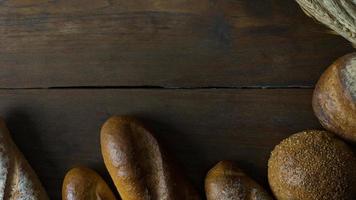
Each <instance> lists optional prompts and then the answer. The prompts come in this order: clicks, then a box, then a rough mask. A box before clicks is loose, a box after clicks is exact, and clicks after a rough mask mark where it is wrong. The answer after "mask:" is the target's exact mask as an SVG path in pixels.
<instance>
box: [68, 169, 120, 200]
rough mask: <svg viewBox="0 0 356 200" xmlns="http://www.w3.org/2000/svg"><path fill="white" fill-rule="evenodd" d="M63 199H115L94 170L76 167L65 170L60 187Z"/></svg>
mask: <svg viewBox="0 0 356 200" xmlns="http://www.w3.org/2000/svg"><path fill="white" fill-rule="evenodd" d="M62 199H63V200H115V199H116V198H115V195H114V194H113V192H112V191H111V190H110V188H109V186H108V185H107V184H106V182H105V181H104V180H103V179H102V178H101V177H100V175H99V174H97V173H96V172H95V171H93V170H91V169H89V168H85V167H76V168H73V169H71V170H70V171H68V172H67V174H66V176H65V177H64V181H63V187H62Z"/></svg>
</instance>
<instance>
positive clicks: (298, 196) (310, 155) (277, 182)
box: [268, 130, 356, 200]
mask: <svg viewBox="0 0 356 200" xmlns="http://www.w3.org/2000/svg"><path fill="white" fill-rule="evenodd" d="M268 181H269V183H270V186H271V189H272V191H273V193H274V194H275V196H276V198H277V199H278V200H290V199H293V200H307V199H311V200H312V199H315V200H324V199H325V200H355V199H356V161H355V156H354V154H353V152H352V150H351V149H350V148H349V147H348V146H347V145H346V144H345V143H344V142H343V141H342V140H340V139H338V138H337V137H335V136H334V135H333V134H331V133H329V132H326V131H318V130H311V131H303V132H300V133H297V134H294V135H292V136H290V137H289V138H287V139H285V140H283V141H282V142H281V143H280V144H279V145H277V146H276V147H275V148H274V150H273V151H272V153H271V157H270V159H269V161H268Z"/></svg>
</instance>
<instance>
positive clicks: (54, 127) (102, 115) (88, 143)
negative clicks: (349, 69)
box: [0, 89, 320, 199]
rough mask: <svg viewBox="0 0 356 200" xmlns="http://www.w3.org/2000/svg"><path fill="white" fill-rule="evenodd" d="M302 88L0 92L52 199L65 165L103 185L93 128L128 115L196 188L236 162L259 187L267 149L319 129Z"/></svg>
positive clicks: (0, 110) (5, 112)
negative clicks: (223, 164) (86, 170)
mask: <svg viewBox="0 0 356 200" xmlns="http://www.w3.org/2000/svg"><path fill="white" fill-rule="evenodd" d="M311 93H312V90H309V89H285V90H277V89H276V90H161V89H153V90H125V89H105V90H0V99H1V104H0V114H1V115H2V116H4V118H5V119H6V121H7V123H8V125H9V128H10V130H11V132H12V135H13V137H14V140H15V142H16V143H17V144H18V146H19V147H20V149H21V150H22V151H23V152H24V154H25V156H26V157H27V158H28V160H29V162H30V163H31V164H32V166H33V167H34V168H35V170H36V171H37V173H38V174H39V176H40V178H41V180H42V181H43V183H44V184H45V186H46V188H47V190H48V192H49V193H50V195H51V197H52V198H53V199H60V189H61V183H62V178H63V176H64V174H65V172H66V170H68V169H69V168H70V167H73V166H75V165H78V164H79V165H86V166H89V167H92V168H94V169H96V170H98V171H99V172H100V173H101V174H102V175H104V177H105V178H106V179H107V180H109V178H108V175H107V173H106V170H105V167H104V165H103V163H102V157H101V154H100V149H99V148H100V147H99V130H100V127H101V125H102V123H103V122H104V121H105V120H106V119H107V118H108V117H109V116H111V115H114V114H117V115H134V116H137V117H139V118H141V119H142V120H143V121H144V122H145V123H146V124H147V125H149V126H151V127H152V128H153V130H154V131H155V132H156V134H157V136H158V138H159V140H160V141H161V143H162V144H163V145H164V146H165V147H166V148H167V149H168V151H169V152H170V153H171V155H172V156H173V157H175V158H176V160H177V161H178V163H180V164H181V165H182V168H183V170H184V171H186V172H187V174H188V176H189V178H190V179H191V180H192V181H193V183H194V184H195V186H196V187H197V188H199V189H200V190H202V186H203V180H204V176H205V173H206V172H207V170H208V169H209V168H210V167H211V166H212V165H213V164H215V162H217V161H219V160H221V159H230V160H235V161H237V162H238V164H239V165H240V166H241V168H242V169H244V170H246V171H247V172H248V173H249V174H250V175H251V176H252V177H254V178H256V179H257V180H258V181H259V182H260V183H262V184H265V185H267V184H266V182H267V178H266V163H267V159H268V157H269V153H270V151H271V150H272V149H273V147H274V146H275V145H276V144H277V143H279V142H280V141H281V140H282V139H283V138H285V137H287V136H288V135H290V134H293V133H295V132H298V131H301V130H304V129H312V128H320V125H319V123H318V122H317V120H316V119H315V117H314V115H313V113H312V109H311Z"/></svg>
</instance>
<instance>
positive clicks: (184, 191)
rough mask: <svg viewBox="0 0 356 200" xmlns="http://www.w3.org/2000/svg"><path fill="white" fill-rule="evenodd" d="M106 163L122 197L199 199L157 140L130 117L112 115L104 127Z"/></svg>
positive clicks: (135, 199) (156, 199)
mask: <svg viewBox="0 0 356 200" xmlns="http://www.w3.org/2000/svg"><path fill="white" fill-rule="evenodd" d="M101 150H102V154H103V158H104V162H105V165H106V167H107V169H108V171H109V173H110V175H111V177H112V179H113V181H114V183H115V185H116V187H117V190H118V191H119V193H120V196H121V198H122V199H123V200H196V199H199V197H198V195H197V192H196V191H195V190H194V189H193V188H192V186H191V185H190V184H189V183H188V182H187V181H186V180H185V179H184V178H183V176H182V175H181V173H180V170H177V169H175V168H173V166H172V164H171V163H170V162H169V161H168V160H169V159H168V157H167V155H166V153H165V152H164V151H162V148H161V147H160V146H159V144H158V142H157V140H156V139H155V138H154V137H153V136H152V134H151V133H150V131H149V130H147V129H146V128H145V127H144V126H143V125H142V124H141V123H140V122H138V121H137V120H135V119H133V118H130V117H111V118H110V119H109V120H107V121H106V122H105V124H104V125H103V127H102V129H101Z"/></svg>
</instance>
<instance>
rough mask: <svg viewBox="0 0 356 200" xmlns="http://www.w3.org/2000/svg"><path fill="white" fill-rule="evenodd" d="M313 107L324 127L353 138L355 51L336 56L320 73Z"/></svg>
mask: <svg viewBox="0 0 356 200" xmlns="http://www.w3.org/2000/svg"><path fill="white" fill-rule="evenodd" d="M313 109H314V112H315V115H316V116H317V117H318V119H319V121H320V123H321V124H322V125H323V126H324V128H326V129H328V130H330V131H331V132H334V133H337V134H338V135H340V136H341V137H343V138H344V139H347V140H349V141H353V142H356V53H352V54H348V55H346V56H344V57H342V58H340V59H338V60H337V61H336V62H335V63H334V64H332V65H331V66H330V67H329V68H328V69H327V70H326V71H325V72H324V73H323V75H322V76H321V77H320V79H319V81H318V83H317V85H316V87H315V90H314V95H313Z"/></svg>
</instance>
